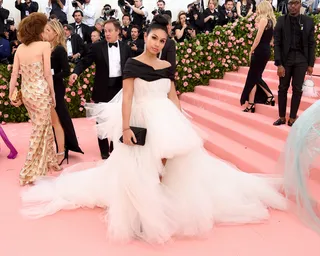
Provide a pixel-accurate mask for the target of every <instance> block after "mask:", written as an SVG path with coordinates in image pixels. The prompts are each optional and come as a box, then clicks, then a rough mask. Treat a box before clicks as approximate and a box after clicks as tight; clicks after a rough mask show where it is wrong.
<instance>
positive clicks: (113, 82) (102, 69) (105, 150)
mask: <svg viewBox="0 0 320 256" xmlns="http://www.w3.org/2000/svg"><path fill="white" fill-rule="evenodd" d="M113 47H114V46H113ZM118 47H119V48H120V62H121V63H120V64H121V74H122V72H123V69H124V65H125V64H126V61H127V60H128V59H129V58H130V57H131V49H130V47H129V46H128V45H127V44H126V43H124V42H121V41H118ZM109 49H110V48H109V45H108V42H106V41H100V42H96V43H94V44H92V46H91V48H90V51H89V53H88V54H87V55H86V56H85V57H84V58H82V59H81V60H80V61H79V62H78V64H77V65H76V67H75V68H74V71H73V72H74V73H75V74H77V75H80V74H81V73H82V72H83V71H84V70H85V69H87V68H88V67H89V66H91V65H92V63H95V64H96V74H95V78H94V85H93V91H92V100H93V101H94V102H95V103H99V102H108V101H110V100H111V99H112V98H113V97H114V96H115V95H116V94H117V93H118V92H119V91H120V90H121V89H122V77H121V76H120V77H115V78H110V77H109V67H110V65H112V64H113V63H109V53H108V51H109ZM98 142H99V148H100V152H101V156H102V158H107V157H108V156H109V152H111V151H112V148H113V146H112V143H111V144H110V150H109V142H108V139H104V140H100V139H99V140H98Z"/></svg>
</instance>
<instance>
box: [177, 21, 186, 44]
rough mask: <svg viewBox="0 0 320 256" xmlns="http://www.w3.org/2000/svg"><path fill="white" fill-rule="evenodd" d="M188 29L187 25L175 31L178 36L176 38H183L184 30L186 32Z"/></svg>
mask: <svg viewBox="0 0 320 256" xmlns="http://www.w3.org/2000/svg"><path fill="white" fill-rule="evenodd" d="M186 28H187V24H184V25H183V26H182V28H181V29H176V30H175V32H174V33H175V34H176V38H177V39H178V40H179V39H180V38H181V37H182V36H183V34H184V30H185V29H186Z"/></svg>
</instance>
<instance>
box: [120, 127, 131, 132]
mask: <svg viewBox="0 0 320 256" xmlns="http://www.w3.org/2000/svg"><path fill="white" fill-rule="evenodd" d="M130 129H131V128H130V127H129V128H126V129H123V130H122V132H125V131H128V130H130Z"/></svg>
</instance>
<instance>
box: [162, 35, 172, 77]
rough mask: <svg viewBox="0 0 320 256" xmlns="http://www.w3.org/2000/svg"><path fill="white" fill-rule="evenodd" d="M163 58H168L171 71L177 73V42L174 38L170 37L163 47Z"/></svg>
mask: <svg viewBox="0 0 320 256" xmlns="http://www.w3.org/2000/svg"><path fill="white" fill-rule="evenodd" d="M160 59H161V60H166V61H168V62H170V64H171V67H170V73H171V74H175V72H176V43H175V41H174V40H172V39H170V38H168V39H167V41H166V44H165V45H164V47H163V49H162V53H161V56H160Z"/></svg>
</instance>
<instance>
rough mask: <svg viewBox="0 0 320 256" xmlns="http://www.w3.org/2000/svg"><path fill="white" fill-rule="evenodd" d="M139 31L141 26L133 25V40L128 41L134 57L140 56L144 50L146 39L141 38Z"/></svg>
mask: <svg viewBox="0 0 320 256" xmlns="http://www.w3.org/2000/svg"><path fill="white" fill-rule="evenodd" d="M139 32H140V31H139V27H138V26H137V25H133V26H132V28H131V40H129V41H128V45H129V47H130V48H131V52H132V57H136V56H139V55H140V54H141V53H143V51H144V40H143V39H139Z"/></svg>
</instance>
